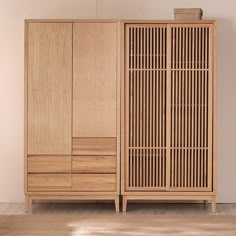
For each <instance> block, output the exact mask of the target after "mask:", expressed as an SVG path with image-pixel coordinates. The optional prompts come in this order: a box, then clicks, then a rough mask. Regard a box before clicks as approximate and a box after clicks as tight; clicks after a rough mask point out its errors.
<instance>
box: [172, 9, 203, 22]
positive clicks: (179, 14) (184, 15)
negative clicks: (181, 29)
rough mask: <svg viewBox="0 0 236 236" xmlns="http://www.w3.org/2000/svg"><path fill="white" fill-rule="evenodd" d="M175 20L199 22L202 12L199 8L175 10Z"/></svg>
mask: <svg viewBox="0 0 236 236" xmlns="http://www.w3.org/2000/svg"><path fill="white" fill-rule="evenodd" d="M174 13H175V20H201V19H202V16H203V11H202V9H201V8H175V9H174Z"/></svg>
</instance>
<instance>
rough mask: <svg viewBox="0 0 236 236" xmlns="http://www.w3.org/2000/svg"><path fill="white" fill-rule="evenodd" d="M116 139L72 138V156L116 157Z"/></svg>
mask: <svg viewBox="0 0 236 236" xmlns="http://www.w3.org/2000/svg"><path fill="white" fill-rule="evenodd" d="M116 144H117V143H116V138H73V140H72V153H73V154H74V155H116V149H117V147H116Z"/></svg>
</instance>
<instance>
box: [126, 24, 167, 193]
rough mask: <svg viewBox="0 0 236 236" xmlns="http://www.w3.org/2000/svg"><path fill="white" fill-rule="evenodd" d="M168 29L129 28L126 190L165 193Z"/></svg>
mask: <svg viewBox="0 0 236 236" xmlns="http://www.w3.org/2000/svg"><path fill="white" fill-rule="evenodd" d="M166 37H167V26H166V25H158V24H154V25H148V26H147V25H144V24H143V25H142V24H140V25H127V27H126V78H127V79H126V109H127V110H126V120H127V123H126V130H127V131H128V132H127V133H128V137H127V140H126V142H127V143H126V147H127V148H126V151H127V153H126V189H127V190H143V191H145V190H146V191H150V190H159V191H161V190H165V187H166V128H165V127H166V119H165V116H166V115H165V113H166V75H167V70H166V68H167V57H166V52H167V44H166Z"/></svg>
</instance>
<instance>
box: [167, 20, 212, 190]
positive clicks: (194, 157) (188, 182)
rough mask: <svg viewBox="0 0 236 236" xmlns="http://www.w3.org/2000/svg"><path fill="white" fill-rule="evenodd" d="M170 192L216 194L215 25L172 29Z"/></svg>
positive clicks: (169, 58)
mask: <svg viewBox="0 0 236 236" xmlns="http://www.w3.org/2000/svg"><path fill="white" fill-rule="evenodd" d="M168 30H170V31H171V32H170V37H171V52H170V57H168V60H170V63H169V64H170V66H171V68H170V71H171V73H170V90H171V91H170V94H171V99H170V102H171V104H170V114H171V115H170V186H169V187H170V188H169V190H170V191H211V190H212V161H213V159H212V89H213V88H212V80H213V76H212V69H213V68H212V66H213V64H212V60H213V58H212V55H213V54H212V43H213V42H212V33H213V29H212V26H211V25H199V24H198V25H187V26H186V25H169V26H168Z"/></svg>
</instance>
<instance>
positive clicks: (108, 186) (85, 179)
mask: <svg viewBox="0 0 236 236" xmlns="http://www.w3.org/2000/svg"><path fill="white" fill-rule="evenodd" d="M72 190H77V191H88V192H96V191H101V192H103V191H104V192H106V191H113V192H114V191H116V174H72Z"/></svg>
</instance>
